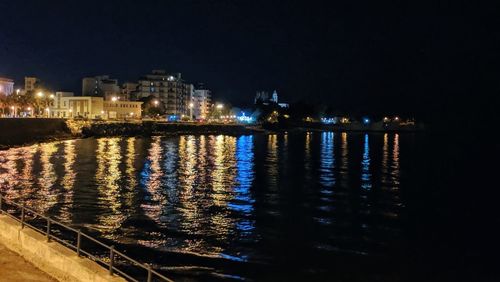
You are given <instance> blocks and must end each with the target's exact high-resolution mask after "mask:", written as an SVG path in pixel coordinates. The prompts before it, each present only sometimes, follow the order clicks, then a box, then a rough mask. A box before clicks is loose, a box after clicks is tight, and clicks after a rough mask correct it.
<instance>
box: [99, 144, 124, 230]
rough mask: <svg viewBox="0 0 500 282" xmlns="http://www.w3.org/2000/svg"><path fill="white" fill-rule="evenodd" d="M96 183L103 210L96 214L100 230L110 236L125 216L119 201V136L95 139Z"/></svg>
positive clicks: (120, 175)
mask: <svg viewBox="0 0 500 282" xmlns="http://www.w3.org/2000/svg"><path fill="white" fill-rule="evenodd" d="M96 161H97V171H96V176H95V179H96V183H97V185H98V187H97V191H98V194H99V196H98V202H99V206H100V208H101V209H103V212H101V213H99V214H98V217H97V220H98V222H99V225H100V226H99V228H100V229H101V230H100V231H101V232H102V233H103V234H104V235H105V236H107V237H110V236H111V234H112V233H114V232H115V231H116V230H117V229H119V228H120V226H121V225H122V223H123V221H124V220H125V216H124V214H123V209H122V203H121V201H120V183H119V181H120V179H121V177H122V174H121V171H120V169H119V165H120V162H121V150H120V138H99V139H97V150H96Z"/></svg>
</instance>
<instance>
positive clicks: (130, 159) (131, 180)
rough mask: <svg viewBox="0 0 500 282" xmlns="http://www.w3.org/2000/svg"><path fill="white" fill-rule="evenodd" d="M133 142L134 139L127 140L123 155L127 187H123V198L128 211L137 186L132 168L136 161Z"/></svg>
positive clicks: (134, 171)
mask: <svg viewBox="0 0 500 282" xmlns="http://www.w3.org/2000/svg"><path fill="white" fill-rule="evenodd" d="M135 141H136V138H135V137H130V138H128V139H127V153H126V155H125V165H126V167H125V174H126V175H127V177H126V179H127V186H126V187H125V190H126V193H125V197H124V198H125V201H126V205H127V207H128V208H129V209H130V208H133V205H134V203H133V201H134V192H135V188H136V187H137V184H138V183H137V178H136V169H135V166H134V164H135V159H136V152H135Z"/></svg>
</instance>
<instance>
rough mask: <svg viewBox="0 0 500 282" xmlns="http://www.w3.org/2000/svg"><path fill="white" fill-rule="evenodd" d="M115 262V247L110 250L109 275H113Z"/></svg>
mask: <svg viewBox="0 0 500 282" xmlns="http://www.w3.org/2000/svg"><path fill="white" fill-rule="evenodd" d="M114 260H115V246H111V247H110V248H109V275H113V263H114Z"/></svg>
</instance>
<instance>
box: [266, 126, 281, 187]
mask: <svg viewBox="0 0 500 282" xmlns="http://www.w3.org/2000/svg"><path fill="white" fill-rule="evenodd" d="M278 161H279V156H278V137H277V135H276V134H269V135H268V136H267V154H266V168H267V174H268V185H269V187H268V188H269V189H270V190H271V191H274V190H276V189H277V187H278V176H279V169H278Z"/></svg>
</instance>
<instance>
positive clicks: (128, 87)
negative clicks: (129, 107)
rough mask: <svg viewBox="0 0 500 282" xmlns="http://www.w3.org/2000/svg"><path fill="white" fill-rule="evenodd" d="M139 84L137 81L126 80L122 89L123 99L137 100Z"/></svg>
mask: <svg viewBox="0 0 500 282" xmlns="http://www.w3.org/2000/svg"><path fill="white" fill-rule="evenodd" d="M138 86H139V84H137V83H135V82H125V83H124V84H123V85H122V87H121V89H120V93H121V95H120V99H121V100H137V99H138V97H137V87H138Z"/></svg>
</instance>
